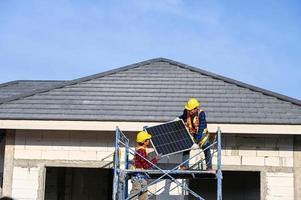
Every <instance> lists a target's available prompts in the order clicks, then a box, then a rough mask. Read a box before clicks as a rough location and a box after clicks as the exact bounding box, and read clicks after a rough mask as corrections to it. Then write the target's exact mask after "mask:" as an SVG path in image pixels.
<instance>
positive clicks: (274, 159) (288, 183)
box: [213, 134, 294, 200]
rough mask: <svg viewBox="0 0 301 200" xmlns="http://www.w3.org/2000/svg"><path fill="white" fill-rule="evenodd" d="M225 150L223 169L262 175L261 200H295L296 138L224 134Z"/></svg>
mask: <svg viewBox="0 0 301 200" xmlns="http://www.w3.org/2000/svg"><path fill="white" fill-rule="evenodd" d="M222 147H223V148H222V165H223V169H226V170H233V171H259V172H260V173H261V199H262V200H271V199H273V200H277V199H279V200H280V199H285V200H293V199H294V172H293V167H294V138H293V136H290V135H242V134H224V135H223V137H222ZM213 163H215V164H216V155H215V156H214V159H213ZM246 181H247V180H246Z"/></svg>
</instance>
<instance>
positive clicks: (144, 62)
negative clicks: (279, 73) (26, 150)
mask: <svg viewBox="0 0 301 200" xmlns="http://www.w3.org/2000/svg"><path fill="white" fill-rule="evenodd" d="M161 60H164V58H154V59H149V60H146V61H142V62H138V63H134V64H130V65H125V66H123V67H119V68H117V69H112V70H109V71H105V72H101V73H97V74H94V75H89V76H85V77H82V78H77V79H73V80H70V81H65V82H63V83H58V84H55V85H52V86H49V87H46V88H42V89H36V90H34V91H31V92H27V93H24V94H19V95H14V96H11V97H8V98H4V99H2V100H0V104H4V103H8V102H11V101H15V100H18V99H23V98H26V97H29V96H33V95H35V94H39V93H44V92H48V91H50V90H54V89H59V88H62V87H65V86H69V85H74V84H77V83H81V82H85V81H89V80H92V79H96V78H100V77H103V76H107V75H111V74H114V73H118V72H121V71H126V70H129V69H133V68H136V67H139V66H142V65H146V64H150V63H152V62H158V61H161ZM19 81H20V80H19ZM19 81H11V82H7V83H3V84H0V87H1V86H2V85H3V86H2V87H4V86H7V85H11V84H17V83H18V82H19Z"/></svg>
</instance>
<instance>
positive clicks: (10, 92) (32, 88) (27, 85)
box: [0, 80, 66, 102]
mask: <svg viewBox="0 0 301 200" xmlns="http://www.w3.org/2000/svg"><path fill="white" fill-rule="evenodd" d="M63 82H66V81H54V80H18V81H11V82H7V83H3V84H0V102H3V101H9V100H11V99H15V98H16V97H19V96H20V95H22V94H28V93H29V92H36V91H37V90H40V89H42V88H48V87H50V86H54V85H57V84H59V83H63Z"/></svg>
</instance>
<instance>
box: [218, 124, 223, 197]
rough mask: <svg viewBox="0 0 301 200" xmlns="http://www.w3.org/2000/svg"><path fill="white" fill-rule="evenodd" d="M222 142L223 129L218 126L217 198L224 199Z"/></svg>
mask: <svg viewBox="0 0 301 200" xmlns="http://www.w3.org/2000/svg"><path fill="white" fill-rule="evenodd" d="M221 165H222V142H221V129H220V127H218V128H217V200H222V199H223V196H222V178H223V177H222V169H221Z"/></svg>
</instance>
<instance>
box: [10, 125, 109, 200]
mask: <svg viewBox="0 0 301 200" xmlns="http://www.w3.org/2000/svg"><path fill="white" fill-rule="evenodd" d="M113 138H114V133H112V132H110V133H105V132H85V131H73V132H71V131H31V130H17V131H16V136H15V153H14V159H15V161H16V160H17V161H25V162H24V163H26V162H27V161H37V162H38V163H39V164H38V166H31V165H28V166H26V164H25V166H24V164H23V166H16V165H15V167H14V169H13V183H12V197H13V198H16V199H18V200H35V199H40V198H41V194H39V190H41V189H43V185H39V184H43V181H42V182H41V179H42V180H43V173H44V171H43V170H44V168H45V165H46V164H45V163H46V161H47V162H48V163H49V161H52V162H53V164H55V165H56V166H59V165H60V163H63V162H74V165H73V167H79V165H78V164H77V162H76V161H83V162H87V163H88V162H89V161H93V162H95V161H101V160H102V159H103V158H105V157H107V156H108V155H110V154H112V152H113V151H114V147H113V143H114V142H113ZM111 160H112V157H110V158H108V159H105V160H104V161H111ZM39 195H40V196H39Z"/></svg>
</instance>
